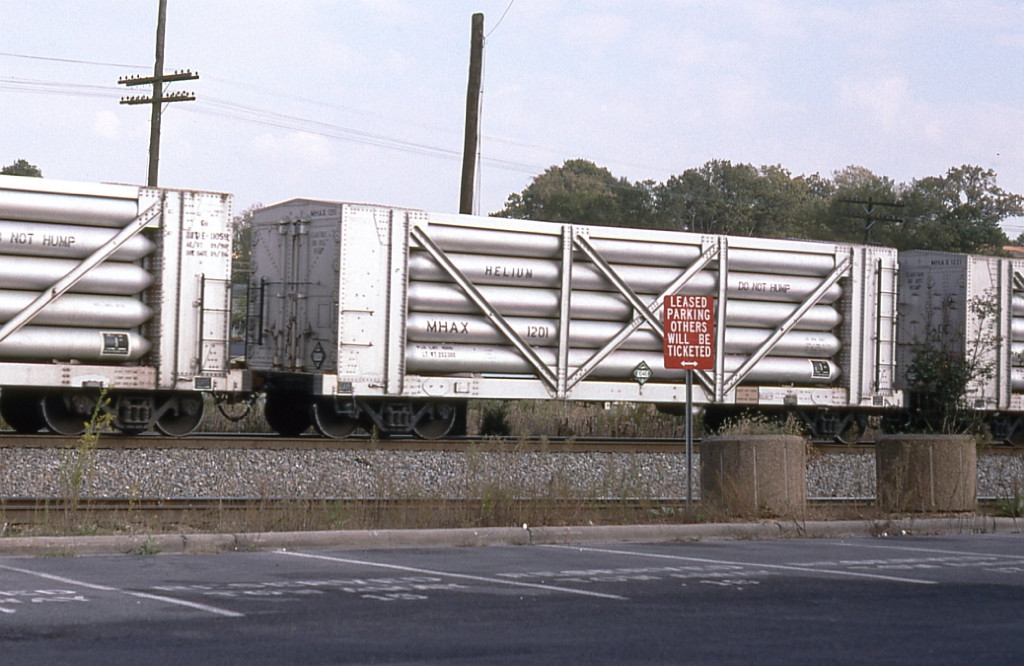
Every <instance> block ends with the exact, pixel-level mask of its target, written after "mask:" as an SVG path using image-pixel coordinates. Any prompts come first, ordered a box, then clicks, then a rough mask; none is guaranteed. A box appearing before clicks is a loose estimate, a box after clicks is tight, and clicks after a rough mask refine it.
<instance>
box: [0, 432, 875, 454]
mask: <svg viewBox="0 0 1024 666" xmlns="http://www.w3.org/2000/svg"><path fill="white" fill-rule="evenodd" d="M694 444H695V447H696V449H697V450H699V447H700V439H699V438H696V439H694ZM78 445H79V444H78V440H76V439H74V438H70V437H61V436H57V435H48V434H38V435H20V434H17V433H12V432H0V448H75V447H76V446H78ZM816 447H817V448H818V450H819V451H821V452H824V453H838V452H846V453H866V452H871V451H874V447H873V446H871V445H845V444H816ZM96 448H99V449H200V450H212V449H269V450H323V451H360V450H366V449H375V450H383V451H463V450H468V449H473V450H481V451H488V450H509V449H515V450H520V451H571V452H576V453H581V452H615V451H617V452H637V453H682V452H683V451H684V449H685V444H684V442H683V440H681V439H626V438H611V437H608V438H595V437H586V438H573V437H485V438H480V437H459V438H448V439H434V440H426V439H418V438H415V437H389V438H384V439H374V438H371V437H369V436H363V437H360V436H354V437H350V438H347V439H328V438H324V437H313V436H307V437H279V436H277V435H268V434H258V433H206V434H196V435H190V436H187V437H163V436H159V435H156V434H152V435H150V434H143V435H124V434H119V433H108V434H104V435H103V436H101V437H100V438H99V440H98V441H97V443H96Z"/></svg>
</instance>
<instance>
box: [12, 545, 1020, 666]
mask: <svg viewBox="0 0 1024 666" xmlns="http://www.w3.org/2000/svg"><path fill="white" fill-rule="evenodd" d="M0 636H2V638H0V654H2V655H3V659H4V662H5V663H11V664H63V663H67V664H72V663H73V664H100V663H103V664H127V663H132V664H136V663H158V664H159V663H217V664H236V663H237V664H242V663H245V664H254V663H260V664H267V663H280V664H297V663H302V664H347V663H353V664H355V663H446V664H453V663H454V664H484V663H486V664H496V663H498V664H500V663H530V664H537V663H570V664H571V663H587V664H621V663H638V662H645V663H666V664H668V663H673V664H677V663H716V664H717V663H749V662H751V661H754V660H756V661H757V662H758V663H779V664H782V663H787V664H788V663H801V662H802V663H811V662H818V663H851V664H852V663H901V664H906V663H930V664H938V663H965V662H968V661H976V662H978V663H986V664H999V663H1006V664H1009V663H1014V664H1016V663H1019V661H1020V657H1021V655H1024V536H1022V535H1020V534H989V535H963V536H936V537H910V536H903V537H891V536H888V537H856V538H848V539H785V540H741V541H735V540H727V541H726V540H723V541H718V540H716V541H703V540H702V541H690V542H683V543H680V542H666V543H629V542H625V543H607V544H601V543H591V544H586V545H537V546H491V547H476V548H466V547H450V546H449V547H429V548H402V549H364V550H352V549H330V548H328V549H312V548H303V549H298V550H272V551H266V552H239V553H230V554H214V555H181V554H175V555H95V556H86V557H63V558H58V557H47V558H38V557H34V558H29V557H0Z"/></svg>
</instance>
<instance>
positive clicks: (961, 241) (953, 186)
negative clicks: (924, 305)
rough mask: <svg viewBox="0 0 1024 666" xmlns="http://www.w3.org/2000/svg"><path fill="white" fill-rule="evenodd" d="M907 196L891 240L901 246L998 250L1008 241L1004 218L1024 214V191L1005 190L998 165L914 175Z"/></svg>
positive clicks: (952, 250)
mask: <svg viewBox="0 0 1024 666" xmlns="http://www.w3.org/2000/svg"><path fill="white" fill-rule="evenodd" d="M903 201H904V203H905V204H906V209H905V222H904V224H903V227H902V229H901V230H900V233H899V234H898V235H897V236H896V238H895V239H894V242H893V245H895V246H896V247H898V248H900V249H910V248H916V249H926V250H944V251H947V252H972V253H984V252H997V251H999V250H1000V249H1001V248H1002V247H1003V246H1004V245H1007V244H1009V239H1008V238H1007V237H1006V233H1005V232H1003V230H1002V228H1001V227H1000V223H1001V222H1003V221H1004V220H1006V219H1007V218H1010V217H1020V216H1022V215H1024V197H1022V196H1021V195H1019V194H1013V193H1010V192H1007V191H1005V190H1003V189H1002V188H1000V187H999V186H998V185H997V184H996V174H995V172H994V171H992V170H991V169H982V168H981V167H977V166H968V165H965V166H960V167H954V168H951V169H950V170H949V171H947V172H946V174H945V175H944V176H935V177H930V178H922V179H921V180H915V181H913V183H911V184H910V186H908V187H907V189H906V191H905V192H904V193H903Z"/></svg>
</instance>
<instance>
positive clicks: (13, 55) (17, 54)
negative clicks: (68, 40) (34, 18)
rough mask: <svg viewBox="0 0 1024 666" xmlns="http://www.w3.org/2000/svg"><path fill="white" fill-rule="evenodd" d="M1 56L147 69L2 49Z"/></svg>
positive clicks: (137, 66) (139, 67)
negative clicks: (11, 51)
mask: <svg viewBox="0 0 1024 666" xmlns="http://www.w3.org/2000/svg"><path fill="white" fill-rule="evenodd" d="M0 57H5V58H22V59H24V60H44V61H48V62H59V63H64V64H72V65H96V66H99V67H117V68H119V69H146V68H145V67H143V66H141V65H126V64H124V63H119V62H100V61H96V60H77V59H74V58H53V57H49V56H37V55H28V54H25V53H9V52H7V51H0Z"/></svg>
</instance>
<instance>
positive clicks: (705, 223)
mask: <svg viewBox="0 0 1024 666" xmlns="http://www.w3.org/2000/svg"><path fill="white" fill-rule="evenodd" d="M492 215H493V216H496V217H511V218H518V219H538V220H548V221H551V222H574V223H584V224H600V225H610V226H624V227H642V228H651V229H668V230H673V231H692V232H697V233H709V234H730V235H737V236H757V237H765V238H796V239H810V240H824V241H837V242H852V243H864V242H868V243H873V244H879V245H886V246H891V247H895V248H898V249H901V250H909V249H922V250H942V251H947V252H970V253H989V254H994V253H1000V252H1002V248H1003V247H1004V246H1006V245H1009V244H1010V243H1011V241H1010V239H1009V238H1008V237H1007V236H1006V233H1005V232H1004V231H1003V230H1002V228H1001V226H1000V223H1001V222H1003V221H1004V220H1007V219H1009V218H1013V217H1019V216H1024V197H1022V196H1021V195H1019V194H1014V193H1011V192H1007V191H1005V190H1003V189H1002V188H1000V187H999V186H998V185H997V183H996V173H995V172H994V171H992V170H991V169H983V168H981V167H977V166H970V165H964V166H960V167H954V168H951V169H949V170H948V171H947V172H946V173H945V174H943V175H941V176H932V177H927V178H921V179H919V180H913V181H911V182H910V183H896V182H894V181H893V180H892V179H890V178H886V177H884V176H878V175H876V174H874V173H872V172H871V171H870V170H868V169H865V168H864V167H859V166H850V167H847V168H845V169H842V170H840V171H836V172H835V173H834V174H833V175H832V177H831V178H825V177H822V176H820V175H819V174H813V175H810V176H793V175H792V174H791V173H790V172H789V171H787V170H786V169H785V168H783V167H781V166H761V167H755V166H753V165H750V164H733V163H732V162H729V161H727V160H712V161H709V162H707V163H705V164H704V165H702V166H700V167H697V168H692V169H687V170H686V171H684V172H683V173H681V174H679V175H676V176H672V177H670V178H669V179H668V180H666V181H665V182H663V183H657V182H655V181H651V180H645V181H637V182H635V183H631V182H629V181H628V180H627V179H625V178H617V177H615V176H614V175H612V173H611V172H610V171H609V170H608V169H606V168H604V167H599V166H597V165H596V164H594V163H593V162H590V161H587V160H582V159H575V160H568V161H566V162H565V163H564V164H563V165H562V166H552V167H550V168H549V169H547V170H546V171H544V173H542V174H540V175H538V176H536V177H535V178H534V179H533V181H532V182H531V183H530V184H529V185H528V186H527V187H526V189H524V190H523V191H522V192H519V193H513V194H511V195H510V196H509V197H508V200H507V201H506V203H505V207H504V208H503V209H502V210H500V211H498V212H496V213H492ZM1016 244H1018V245H1024V234H1022V235H1021V237H1019V238H1018V239H1017V240H1016Z"/></svg>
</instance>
